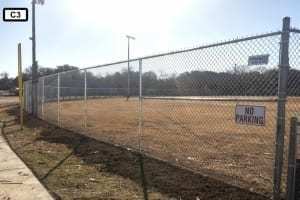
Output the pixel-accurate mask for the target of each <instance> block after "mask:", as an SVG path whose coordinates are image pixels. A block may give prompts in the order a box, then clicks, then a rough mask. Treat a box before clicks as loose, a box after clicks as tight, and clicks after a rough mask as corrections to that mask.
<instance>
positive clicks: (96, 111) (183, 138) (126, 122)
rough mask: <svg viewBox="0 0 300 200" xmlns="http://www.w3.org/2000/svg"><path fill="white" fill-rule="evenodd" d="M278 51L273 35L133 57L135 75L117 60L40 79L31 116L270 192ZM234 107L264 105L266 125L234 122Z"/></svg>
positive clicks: (293, 44) (291, 103)
mask: <svg viewBox="0 0 300 200" xmlns="http://www.w3.org/2000/svg"><path fill="white" fill-rule="evenodd" d="M299 37H300V34H296V33H291V39H290V65H291V69H290V76H289V79H288V91H287V93H288V96H289V97H288V101H287V104H286V113H287V114H286V135H285V141H286V145H285V157H284V173H283V181H282V189H283V191H284V189H285V177H286V169H287V156H286V155H287V150H288V145H287V141H288V133H289V119H290V118H291V117H292V116H295V115H298V114H299V110H300V104H299V99H298V96H299V94H300V90H299V88H300V87H299V86H300V85H299V83H300V73H299V71H298V70H299V64H300V61H299V53H300V45H299V44H300V43H299V41H300V40H299V39H300V38H299ZM279 50H280V32H278V34H277V33H276V34H272V35H269V36H266V37H256V38H255V37H254V38H253V39H249V40H236V41H230V42H227V43H226V42H225V43H220V44H215V45H211V46H205V47H200V48H196V49H193V50H187V51H180V52H179V53H174V52H173V53H170V54H164V55H161V56H151V57H146V58H141V59H140V60H141V62H142V68H141V70H142V71H139V70H140V69H139V62H138V60H135V61H130V70H129V73H128V63H127V62H120V63H118V64H111V65H106V66H105V67H98V68H97V67H95V68H87V69H84V70H73V71H70V72H63V73H59V74H55V75H51V76H46V77H42V78H40V79H39V89H38V91H39V101H38V102H39V106H38V109H39V117H40V118H42V119H44V120H45V121H48V122H50V123H53V124H56V125H58V126H61V127H64V128H67V129H70V130H74V131H78V132H81V133H84V134H86V135H88V136H90V137H93V138H96V139H98V140H101V141H105V142H109V143H112V144H114V145H121V146H123V147H126V148H130V149H135V150H139V147H141V150H142V152H143V153H144V154H147V155H148V156H150V157H155V158H157V159H159V160H163V161H166V162H168V163H171V164H173V165H176V166H180V167H182V168H186V169H189V170H193V171H195V172H197V173H201V174H203V175H207V176H210V177H213V178H215V179H218V180H221V181H224V182H226V183H229V184H231V185H235V186H238V187H242V188H247V189H249V190H251V191H255V192H258V193H264V194H267V195H271V192H272V184H273V168H274V157H275V155H274V149H275V145H274V144H275V134H276V119H277V118H276V116H277V98H276V97H277V88H278V72H279V71H278V64H279V60H278V58H279ZM253 55H267V56H268V62H267V64H262V65H249V63H248V59H249V57H250V56H253ZM141 72H142V82H139V75H140V73H141ZM128 78H129V80H130V81H129V87H128ZM139 87H142V88H141V89H142V99H140V100H142V107H140V108H139V98H138V97H139V95H140V94H139ZM128 88H129V89H128ZM30 96H31V82H26V83H25V97H26V98H25V105H26V106H25V108H26V111H28V112H30V111H31V100H30V99H31V98H30ZM237 105H256V106H263V107H264V108H265V110H266V115H265V119H266V122H265V125H264V126H255V125H241V124H237V123H236V122H235V107H236V106H237ZM139 113H141V114H142V123H141V124H140V125H141V127H140V129H139V120H140V119H139ZM140 131H142V134H141V132H140ZM146 173H147V172H146Z"/></svg>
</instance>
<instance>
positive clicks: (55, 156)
mask: <svg viewBox="0 0 300 200" xmlns="http://www.w3.org/2000/svg"><path fill="white" fill-rule="evenodd" d="M103 114H104V113H103ZM17 117H18V108H17V106H15V105H6V106H1V107H0V118H1V119H4V120H5V121H7V125H8V127H7V128H6V129H5V135H6V138H7V140H8V141H9V143H10V145H11V146H12V147H13V149H14V151H15V152H17V154H18V155H19V156H20V157H21V158H22V159H23V160H24V161H25V163H26V164H27V165H28V166H29V167H30V168H31V169H32V170H33V171H34V172H35V174H36V175H37V177H38V178H39V179H40V180H41V181H42V182H43V184H45V186H46V187H47V188H48V189H49V190H50V191H51V192H52V194H53V196H54V197H56V199H143V192H142V187H141V181H140V180H141V179H140V168H139V162H138V157H137V154H136V153H134V152H132V151H128V150H126V149H124V148H119V147H115V146H112V145H110V144H108V143H103V142H101V141H99V140H95V139H92V138H90V137H86V136H85V135H81V134H78V133H74V132H71V131H67V130H65V129H60V128H58V127H56V126H53V125H49V124H47V123H45V122H43V121H41V120H36V119H33V118H31V117H29V116H26V120H25V128H24V130H23V131H20V129H19V125H18V120H17ZM78 123H79V121H78ZM89 126H91V125H89ZM144 163H145V172H146V178H147V188H148V192H149V199H171V198H173V199H184V200H185V199H197V198H198V199H225V200H226V199H228V200H229V199H253V200H254V199H255V200H259V199H267V197H265V196H262V195H259V194H255V193H252V192H250V191H248V190H244V189H241V188H238V187H234V186H231V185H229V184H226V183H224V182H223V181H219V180H216V179H213V178H209V177H205V176H202V175H201V174H198V173H194V172H192V171H189V170H184V169H182V168H178V167H175V166H173V165H169V164H168V163H166V162H162V161H159V160H156V159H153V158H149V157H145V158H144Z"/></svg>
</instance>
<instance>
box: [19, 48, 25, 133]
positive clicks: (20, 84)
mask: <svg viewBox="0 0 300 200" xmlns="http://www.w3.org/2000/svg"><path fill="white" fill-rule="evenodd" d="M18 81H19V100H20V124H21V130H23V124H24V116H23V115H24V113H23V105H24V104H23V80H22V47H21V43H19V44H18Z"/></svg>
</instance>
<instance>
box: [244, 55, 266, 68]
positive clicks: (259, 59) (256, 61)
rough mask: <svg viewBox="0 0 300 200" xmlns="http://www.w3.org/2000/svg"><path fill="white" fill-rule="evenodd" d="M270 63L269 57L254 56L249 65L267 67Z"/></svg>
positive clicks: (250, 57) (250, 58)
mask: <svg viewBox="0 0 300 200" xmlns="http://www.w3.org/2000/svg"><path fill="white" fill-rule="evenodd" d="M268 63H269V55H268V54H265V55H254V56H249V58H248V65H249V66H251V65H267V64H268Z"/></svg>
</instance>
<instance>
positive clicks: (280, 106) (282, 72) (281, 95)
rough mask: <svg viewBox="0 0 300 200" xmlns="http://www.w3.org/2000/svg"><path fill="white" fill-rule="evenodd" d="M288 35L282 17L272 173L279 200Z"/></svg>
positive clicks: (288, 19)
mask: <svg viewBox="0 0 300 200" xmlns="http://www.w3.org/2000/svg"><path fill="white" fill-rule="evenodd" d="M289 37H290V18H289V17H285V18H284V19H283V26H282V34H281V41H280V52H279V74H278V76H279V77H278V101H277V102H278V103H277V127H276V141H275V143H276V144H275V163H274V175H273V199H274V200H279V199H280V194H281V176H282V166H283V153H284V135H285V104H286V96H287V82H288V73H289Z"/></svg>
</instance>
